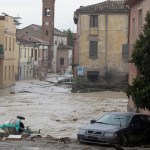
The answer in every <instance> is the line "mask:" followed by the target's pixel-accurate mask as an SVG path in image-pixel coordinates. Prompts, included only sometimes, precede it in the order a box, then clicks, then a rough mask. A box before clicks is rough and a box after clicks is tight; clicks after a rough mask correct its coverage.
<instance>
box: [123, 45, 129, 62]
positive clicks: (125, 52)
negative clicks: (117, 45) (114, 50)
mask: <svg viewBox="0 0 150 150" xmlns="http://www.w3.org/2000/svg"><path fill="white" fill-rule="evenodd" d="M122 60H124V61H128V60H129V46H128V44H123V45H122Z"/></svg>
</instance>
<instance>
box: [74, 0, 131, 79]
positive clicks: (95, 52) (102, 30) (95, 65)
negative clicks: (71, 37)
mask: <svg viewBox="0 0 150 150" xmlns="http://www.w3.org/2000/svg"><path fill="white" fill-rule="evenodd" d="M128 12H129V11H128V9H127V8H126V7H125V6H124V1H112V0H109V1H104V2H101V3H98V4H93V5H90V6H85V7H83V6H81V7H80V8H79V9H77V10H76V11H75V13H74V22H75V23H76V24H77V34H78V35H77V38H76V40H77V44H78V45H77V49H78V64H79V66H77V68H78V67H80V68H79V69H80V71H81V70H83V75H85V76H87V78H88V79H90V80H98V79H99V77H100V76H104V75H105V73H107V72H109V73H110V74H111V75H112V76H116V77H117V79H118V80H119V77H120V81H121V79H122V81H123V80H126V81H127V79H126V78H127V74H128V66H127V59H128V58H127V57H128V46H127V39H128ZM77 72H78V71H77ZM80 73H81V72H80Z"/></svg>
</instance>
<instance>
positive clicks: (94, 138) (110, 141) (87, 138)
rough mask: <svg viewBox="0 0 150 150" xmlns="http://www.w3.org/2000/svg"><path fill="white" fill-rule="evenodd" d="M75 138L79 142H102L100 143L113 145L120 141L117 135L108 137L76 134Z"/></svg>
mask: <svg viewBox="0 0 150 150" xmlns="http://www.w3.org/2000/svg"><path fill="white" fill-rule="evenodd" d="M77 138H78V140H79V141H80V142H83V143H92V144H102V145H115V144H119V143H120V140H119V138H117V137H113V138H108V137H98V136H91V135H84V134H77Z"/></svg>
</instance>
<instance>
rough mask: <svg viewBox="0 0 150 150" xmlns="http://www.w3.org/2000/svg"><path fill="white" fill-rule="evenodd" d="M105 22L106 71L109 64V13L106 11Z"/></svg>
mask: <svg viewBox="0 0 150 150" xmlns="http://www.w3.org/2000/svg"><path fill="white" fill-rule="evenodd" d="M105 23H106V28H105V29H106V37H105V48H106V53H105V71H106V72H107V69H108V64H107V54H108V46H107V44H108V14H107V12H106V15H105Z"/></svg>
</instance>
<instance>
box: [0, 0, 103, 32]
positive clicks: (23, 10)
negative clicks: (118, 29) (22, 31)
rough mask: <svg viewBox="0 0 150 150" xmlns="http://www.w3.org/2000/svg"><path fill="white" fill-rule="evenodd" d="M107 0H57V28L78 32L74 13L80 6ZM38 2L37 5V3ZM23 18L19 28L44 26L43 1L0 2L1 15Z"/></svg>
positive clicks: (16, 0)
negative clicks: (31, 25) (32, 25)
mask: <svg viewBox="0 0 150 150" xmlns="http://www.w3.org/2000/svg"><path fill="white" fill-rule="evenodd" d="M102 1H105V0H56V2H55V27H56V28H57V29H59V30H63V29H69V28H70V29H71V30H72V31H75V30H76V25H75V24H74V22H73V13H74V11H75V10H76V9H78V8H79V7H80V6H87V5H91V4H96V3H99V2H102ZM35 2H36V3H35ZM1 12H4V13H7V14H8V15H10V16H14V17H15V16H19V17H21V19H20V22H21V23H22V24H21V25H20V26H19V28H22V27H25V26H28V25H30V24H38V25H41V24H42V0H24V1H23V0H0V13H1Z"/></svg>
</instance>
